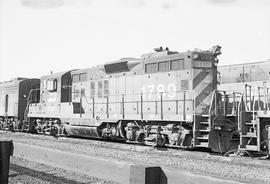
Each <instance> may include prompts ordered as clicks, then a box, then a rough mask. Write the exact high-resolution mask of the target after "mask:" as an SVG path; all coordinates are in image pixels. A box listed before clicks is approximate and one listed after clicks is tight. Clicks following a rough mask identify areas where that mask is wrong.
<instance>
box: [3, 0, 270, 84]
mask: <svg viewBox="0 0 270 184" xmlns="http://www.w3.org/2000/svg"><path fill="white" fill-rule="evenodd" d="M214 45H220V46H221V47H222V55H220V57H219V60H220V62H219V65H228V64H238V63H247V62H257V61H265V60H267V59H270V1H269V0H0V81H6V80H10V79H11V78H15V77H37V78H39V77H40V76H42V75H47V74H50V72H51V71H53V72H54V73H55V72H60V71H67V70H71V69H79V68H89V67H92V66H96V65H100V64H104V63H107V62H110V61H115V60H118V59H120V58H123V57H135V58H140V57H141V55H142V54H145V53H149V52H153V49H154V48H156V47H160V46H163V47H169V48H170V50H173V51H179V52H185V51H187V50H193V49H195V48H199V49H203V50H207V49H210V48H211V47H212V46H214Z"/></svg>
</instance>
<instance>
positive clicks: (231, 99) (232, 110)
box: [194, 90, 240, 151]
mask: <svg viewBox="0 0 270 184" xmlns="http://www.w3.org/2000/svg"><path fill="white" fill-rule="evenodd" d="M239 103H240V93H238V92H232V93H228V92H225V91H219V90H215V91H214V92H213V95H212V99H211V103H210V106H209V111H208V113H207V114H202V115H201V116H200V117H198V118H197V119H196V122H195V129H196V130H195V134H194V135H195V136H194V137H195V139H194V141H195V146H197V147H205V148H211V149H212V146H213V140H210V139H213V137H212V138H211V136H210V134H211V132H212V131H216V132H217V131H221V132H222V131H229V130H228V129H227V126H225V125H226V123H228V122H231V123H233V124H235V128H236V127H237V118H236V117H237V112H238V109H237V107H238V104H239ZM212 135H213V134H212ZM214 142H215V141H214ZM214 149H215V150H216V148H214ZM219 151H221V150H220V149H219Z"/></svg>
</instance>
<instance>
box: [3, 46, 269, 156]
mask: <svg viewBox="0 0 270 184" xmlns="http://www.w3.org/2000/svg"><path fill="white" fill-rule="evenodd" d="M220 50H221V47H220V46H214V47H213V48H212V49H211V50H199V49H196V50H193V51H187V52H184V53H179V52H175V51H170V50H169V49H168V48H166V49H163V48H162V47H160V48H156V49H155V52H154V53H148V54H144V55H142V56H141V58H139V59H138V58H130V57H128V58H121V59H119V60H118V61H113V62H109V63H106V64H104V65H99V66H96V67H92V68H88V69H79V70H70V71H65V72H61V73H55V74H50V75H46V76H42V77H41V78H40V80H37V84H36V85H32V86H31V87H30V88H28V91H24V93H28V94H27V95H23V98H22V97H21V96H14V98H17V101H18V100H19V101H20V100H23V101H24V102H26V105H24V108H23V109H22V110H20V115H19V113H18V112H17V111H16V113H17V114H16V113H15V114H14V116H12V117H11V116H10V115H9V111H8V109H9V108H10V107H9V105H7V104H9V103H11V102H10V101H7V100H5V96H7V95H8V93H9V92H8V91H5V90H4V88H3V87H2V86H3V85H7V84H9V83H14V81H11V82H4V83H1V84H0V90H1V91H0V94H1V98H0V100H1V101H0V104H1V105H2V104H3V106H4V107H6V108H1V109H0V117H1V126H2V128H9V129H10V127H12V129H20V130H22V131H28V132H34V133H43V134H52V135H69V136H78V137H88V138H99V139H109V140H123V141H127V142H133V143H139V144H152V145H155V146H169V147H181V148H208V149H210V150H212V151H214V152H221V153H224V152H227V151H230V150H235V149H239V148H241V149H242V150H245V151H246V150H247V151H249V149H251V151H254V150H255V146H257V147H256V151H261V150H269V149H268V148H269V146H268V142H267V140H268V139H267V136H268V134H267V130H268V129H267V125H268V121H267V120H265V119H264V120H262V119H261V122H262V124H263V125H264V126H263V127H261V129H260V128H258V126H257V125H255V122H259V121H260V113H257V112H259V110H260V112H261V111H263V112H264V115H266V114H267V112H268V111H267V109H266V108H262V106H263V105H261V104H267V101H266V99H268V96H266V95H267V94H266V93H260V94H259V100H255V98H256V95H257V96H258V93H256V94H255V93H253V92H251V87H250V88H248V86H245V88H244V89H243V90H242V91H239V90H233V89H231V90H227V89H224V90H220V89H222V88H220V87H219V88H220V89H219V90H218V86H222V85H223V84H225V83H226V82H224V81H226V80H228V79H227V78H226V77H227V75H226V74H224V73H222V72H220V71H217V63H218V58H217V57H218V55H220V54H221V51H220ZM221 71H222V70H221ZM224 71H225V72H227V71H226V69H224ZM29 80H31V79H29ZM16 81H17V82H16V83H19V81H20V80H16ZM219 83H221V85H218V84H219ZM238 84H239V83H238ZM241 86H242V85H241ZM17 90H20V89H19V88H17ZM7 106H8V107H7ZM252 108H253V109H252ZM255 111H256V113H255ZM266 119H267V118H266ZM18 120H20V121H18ZM18 122H19V123H18ZM246 123H249V125H247V126H246ZM14 124H15V125H16V126H14ZM18 124H20V126H17V125H18ZM7 125H8V127H7ZM258 129H260V130H259V131H261V132H264V134H260V132H258ZM239 132H240V133H239ZM251 134H252V136H253V137H249V138H248V137H246V138H244V137H245V136H247V135H251ZM255 135H256V137H255ZM258 137H259V138H258ZM258 141H259V142H258ZM252 146H253V147H252ZM239 150H240V149H239Z"/></svg>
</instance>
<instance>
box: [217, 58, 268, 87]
mask: <svg viewBox="0 0 270 184" xmlns="http://www.w3.org/2000/svg"><path fill="white" fill-rule="evenodd" d="M218 73H219V74H218V81H219V83H220V85H219V86H218V89H220V90H225V91H239V92H242V90H243V86H244V85H245V84H248V85H251V86H261V85H265V86H269V85H270V60H266V61H261V62H252V63H244V64H234V65H225V66H219V67H218Z"/></svg>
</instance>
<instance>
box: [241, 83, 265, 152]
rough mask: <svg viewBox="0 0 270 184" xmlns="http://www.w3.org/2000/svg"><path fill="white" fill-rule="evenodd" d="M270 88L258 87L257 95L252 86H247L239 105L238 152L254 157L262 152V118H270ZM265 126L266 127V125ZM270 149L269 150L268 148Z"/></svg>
mask: <svg viewBox="0 0 270 184" xmlns="http://www.w3.org/2000/svg"><path fill="white" fill-rule="evenodd" d="M268 91H269V88H267V87H265V86H264V87H257V94H256V92H255V91H254V90H253V92H252V90H251V86H250V85H247V84H246V85H245V86H244V90H243V95H242V102H241V104H240V105H239V110H240V111H239V119H238V130H239V132H240V144H239V148H238V150H239V151H240V152H245V153H247V154H248V155H250V156H252V155H251V153H252V152H260V151H261V144H262V141H261V138H262V136H261V133H262V132H261V131H262V128H263V126H261V120H262V118H264V119H266V118H269V119H270V116H269V114H268V112H269V106H268V104H269V102H268V99H269V94H268ZM264 126H265V125H264ZM268 149H269V148H268Z"/></svg>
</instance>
